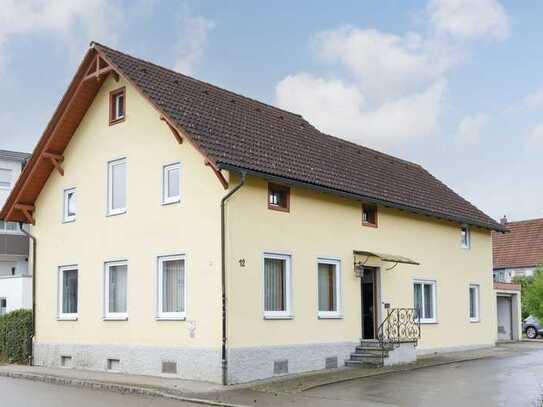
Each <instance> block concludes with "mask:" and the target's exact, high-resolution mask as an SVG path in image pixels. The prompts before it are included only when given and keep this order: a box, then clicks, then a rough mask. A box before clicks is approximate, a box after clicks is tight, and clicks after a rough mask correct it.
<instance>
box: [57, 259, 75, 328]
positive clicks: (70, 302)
mask: <svg viewBox="0 0 543 407" xmlns="http://www.w3.org/2000/svg"><path fill="white" fill-rule="evenodd" d="M78 314H79V268H78V267H77V266H61V267H59V268H58V319H65V320H75V319H77V318H78Z"/></svg>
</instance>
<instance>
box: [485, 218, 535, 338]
mask: <svg viewBox="0 0 543 407" xmlns="http://www.w3.org/2000/svg"><path fill="white" fill-rule="evenodd" d="M501 223H502V225H504V226H505V227H507V229H508V231H509V232H508V233H497V232H496V233H493V234H492V245H493V257H494V268H493V270H494V271H493V272H494V280H495V283H494V285H495V288H496V294H497V312H498V339H499V340H518V339H519V338H520V337H521V334H522V315H521V310H520V305H521V304H520V303H521V298H520V285H519V284H514V278H515V277H529V276H532V275H533V274H534V271H535V270H536V269H537V266H538V265H540V264H541V263H543V219H531V220H523V221H519V222H508V221H507V218H506V217H505V216H504V217H503V218H502V220H501Z"/></svg>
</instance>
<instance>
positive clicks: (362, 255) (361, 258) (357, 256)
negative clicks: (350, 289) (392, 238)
mask: <svg viewBox="0 0 543 407" xmlns="http://www.w3.org/2000/svg"><path fill="white" fill-rule="evenodd" d="M353 254H354V265H355V268H356V267H357V266H358V267H361V266H364V264H366V262H367V261H368V259H369V258H370V257H378V258H379V259H381V261H385V262H388V263H395V264H394V266H392V267H391V268H390V269H392V268H394V267H396V265H398V264H399V263H401V264H412V265H415V266H419V265H420V263H419V262H417V261H415V260H412V259H410V258H409V257H405V256H399V255H397V254H386V253H379V252H369V251H361V250H355V251H354V252H353ZM390 269H388V270H390Z"/></svg>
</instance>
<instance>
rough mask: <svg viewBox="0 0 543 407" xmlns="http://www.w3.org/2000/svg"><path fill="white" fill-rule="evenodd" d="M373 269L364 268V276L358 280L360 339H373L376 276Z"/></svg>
mask: <svg viewBox="0 0 543 407" xmlns="http://www.w3.org/2000/svg"><path fill="white" fill-rule="evenodd" d="M375 271H376V270H375V269H374V268H370V267H366V268H364V275H363V276H362V278H361V279H360V282H361V283H360V284H361V287H360V289H361V297H362V338H363V339H375V336H376V335H375V329H376V324H375V321H376V311H377V309H376V306H375V304H376V297H377V295H376V291H375V287H376V276H375Z"/></svg>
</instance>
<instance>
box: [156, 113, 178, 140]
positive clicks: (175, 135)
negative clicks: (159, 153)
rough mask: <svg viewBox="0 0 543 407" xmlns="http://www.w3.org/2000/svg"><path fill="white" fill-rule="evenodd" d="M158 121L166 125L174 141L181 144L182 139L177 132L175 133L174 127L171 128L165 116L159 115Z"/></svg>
mask: <svg viewBox="0 0 543 407" xmlns="http://www.w3.org/2000/svg"><path fill="white" fill-rule="evenodd" d="M160 120H162V121H163V122H164V123H166V124H167V125H168V127H169V128H170V131H171V132H172V134H173V136H174V137H175V139H176V140H177V142H178V143H179V144H183V137H181V134H179V131H177V129H176V128H175V126H173V125H172V124H171V123H170V121H169V120H168V119H167V118H166V116H164V115H160Z"/></svg>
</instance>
